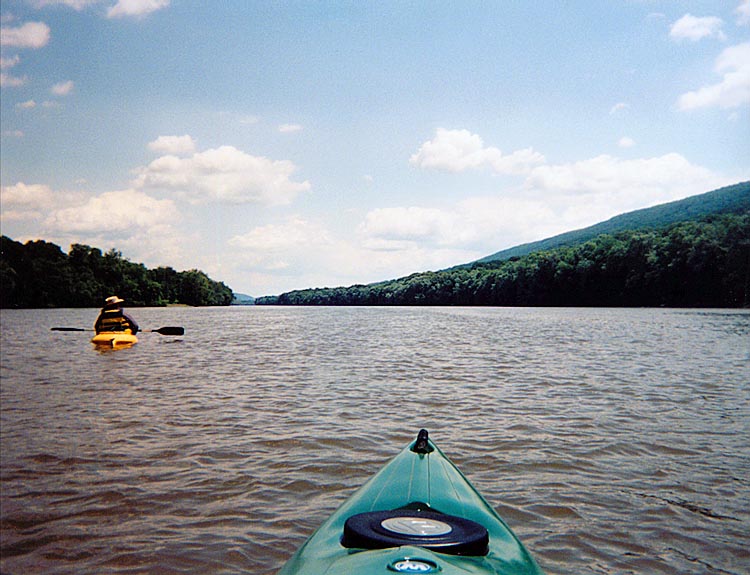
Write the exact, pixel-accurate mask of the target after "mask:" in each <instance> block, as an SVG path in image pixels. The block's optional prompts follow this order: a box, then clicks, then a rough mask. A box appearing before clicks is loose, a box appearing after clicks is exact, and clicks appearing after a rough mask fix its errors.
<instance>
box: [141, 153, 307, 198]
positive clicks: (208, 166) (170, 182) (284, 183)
mask: <svg viewBox="0 0 750 575" xmlns="http://www.w3.org/2000/svg"><path fill="white" fill-rule="evenodd" d="M296 169H297V168H296V166H295V165H294V164H293V163H292V162H290V161H287V160H280V161H274V160H269V159H268V158H264V157H259V156H251V155H249V154H246V153H244V152H242V151H240V150H238V149H237V148H234V147H233V146H221V147H220V148H216V149H211V150H206V151H205V152H199V153H196V154H193V155H192V156H191V157H188V158H179V157H177V156H175V155H167V156H162V157H160V158H157V159H156V160H154V161H153V162H151V163H150V164H149V165H148V166H146V167H144V168H141V169H140V170H139V172H140V173H139V176H138V179H137V181H136V186H137V187H139V188H141V187H143V188H157V189H165V190H172V191H175V192H177V193H179V194H181V195H183V196H184V197H186V198H187V199H188V200H190V201H192V202H194V203H202V202H205V201H220V202H227V203H235V204H240V203H260V204H266V205H283V204H288V203H290V202H291V201H292V200H293V199H294V198H295V197H296V196H297V195H298V194H300V193H302V192H305V191H308V190H309V189H310V183H309V182H307V181H304V182H294V181H292V180H291V179H290V178H291V176H292V174H293V173H294V172H295V171H296Z"/></svg>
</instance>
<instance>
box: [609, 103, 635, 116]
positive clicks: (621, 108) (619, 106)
mask: <svg viewBox="0 0 750 575" xmlns="http://www.w3.org/2000/svg"><path fill="white" fill-rule="evenodd" d="M629 107H630V106H629V105H628V104H627V102H617V104H615V105H614V106H612V108H610V110H609V115H610V116H614V115H615V114H617V113H618V112H622V111H624V110H627V109H628V108H629Z"/></svg>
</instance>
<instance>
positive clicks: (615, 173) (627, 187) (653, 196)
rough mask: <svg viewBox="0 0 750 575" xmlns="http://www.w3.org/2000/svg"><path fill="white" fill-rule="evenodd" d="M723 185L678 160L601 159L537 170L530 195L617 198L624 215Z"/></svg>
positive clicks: (530, 180) (673, 155) (665, 157)
mask: <svg viewBox="0 0 750 575" xmlns="http://www.w3.org/2000/svg"><path fill="white" fill-rule="evenodd" d="M722 183H723V182H719V179H718V178H717V177H716V176H715V175H714V174H713V173H712V172H711V171H710V170H708V169H707V168H703V167H701V166H694V165H692V164H691V163H690V162H689V161H688V160H687V159H685V158H684V157H683V156H681V155H680V154H676V153H671V154H665V155H663V156H659V157H655V158H638V159H634V160H622V159H619V158H615V157H612V156H608V155H601V156H597V157H595V158H591V159H588V160H583V161H580V162H574V163H570V164H559V165H548V166H540V167H538V168H536V169H535V170H534V171H533V172H532V173H531V174H530V175H529V177H528V178H527V179H526V182H525V186H526V188H527V189H530V190H535V191H537V192H540V191H543V192H545V193H550V192H552V193H555V194H564V195H566V196H568V197H566V198H565V201H574V200H573V199H572V198H571V197H570V196H573V197H575V196H579V197H584V196H589V197H590V196H599V197H601V198H602V199H612V198H616V201H617V203H616V204H614V205H613V209H617V210H620V211H623V210H627V209H631V208H634V207H636V206H640V207H643V206H644V205H646V204H651V205H653V204H656V203H659V202H662V201H669V200H673V199H676V198H677V197H686V196H688V195H690V194H696V193H701V192H705V191H707V190H710V189H713V187H714V186H715V187H718V186H719V185H721V184H722Z"/></svg>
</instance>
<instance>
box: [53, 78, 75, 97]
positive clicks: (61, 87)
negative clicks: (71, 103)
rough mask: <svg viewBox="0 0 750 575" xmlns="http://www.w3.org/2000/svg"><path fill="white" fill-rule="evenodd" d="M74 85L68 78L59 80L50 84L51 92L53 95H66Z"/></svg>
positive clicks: (71, 90)
mask: <svg viewBox="0 0 750 575" xmlns="http://www.w3.org/2000/svg"><path fill="white" fill-rule="evenodd" d="M74 87H75V84H74V83H73V81H72V80H68V81H67V82H59V83H57V84H55V85H54V86H52V90H51V91H52V93H53V94H54V95H55V96H67V95H69V94H70V93H72V92H73V88H74Z"/></svg>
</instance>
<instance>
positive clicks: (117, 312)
mask: <svg viewBox="0 0 750 575" xmlns="http://www.w3.org/2000/svg"><path fill="white" fill-rule="evenodd" d="M124 301H125V300H124V299H120V298H119V297H117V296H116V295H113V296H110V297H108V298H107V299H106V300H105V301H104V307H103V308H102V311H101V312H99V317H98V318H96V323H95V324H94V331H96V333H100V332H102V331H125V330H126V329H129V330H130V331H131V333H132V334H133V335H135V334H136V333H138V330H139V329H140V328H139V327H138V324H137V323H136V321H135V320H134V319H133V318H132V317H130V316H129V315H128V314H126V313H125V312H124V311H123V309H122V306H121V305H120V304H121V303H123V302H124Z"/></svg>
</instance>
